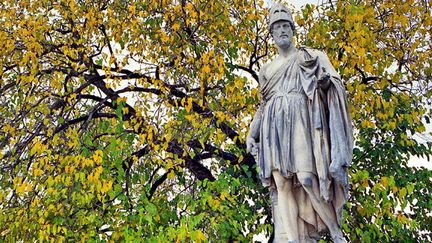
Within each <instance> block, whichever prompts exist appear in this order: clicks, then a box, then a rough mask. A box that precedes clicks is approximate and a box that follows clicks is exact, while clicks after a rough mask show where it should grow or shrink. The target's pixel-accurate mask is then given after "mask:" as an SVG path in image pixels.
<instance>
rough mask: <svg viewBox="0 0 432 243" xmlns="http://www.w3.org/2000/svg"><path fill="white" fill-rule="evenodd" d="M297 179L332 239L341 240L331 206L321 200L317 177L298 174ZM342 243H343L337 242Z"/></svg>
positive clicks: (308, 173) (302, 173) (303, 173)
mask: <svg viewBox="0 0 432 243" xmlns="http://www.w3.org/2000/svg"><path fill="white" fill-rule="evenodd" d="M297 179H298V180H299V182H300V183H301V184H302V186H303V188H304V190H305V191H306V192H307V194H308V195H309V198H310V200H311V202H312V206H313V207H314V209H315V211H316V212H317V213H318V215H319V216H320V218H321V219H322V221H323V222H324V223H325V224H326V226H327V228H328V229H329V231H330V234H331V235H332V238H333V239H339V240H340V238H342V239H343V237H342V231H341V229H340V228H339V226H338V223H337V218H336V214H335V212H334V210H333V208H332V207H331V205H330V204H329V203H327V202H325V201H324V200H321V197H320V192H319V184H318V179H317V177H316V176H315V175H314V174H313V173H310V172H298V173H297ZM314 185H315V186H314ZM339 242H343V241H339Z"/></svg>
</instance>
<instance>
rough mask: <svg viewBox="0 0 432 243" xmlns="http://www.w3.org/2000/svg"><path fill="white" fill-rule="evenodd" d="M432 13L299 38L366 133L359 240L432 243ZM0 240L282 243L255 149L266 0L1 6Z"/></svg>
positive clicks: (411, 5)
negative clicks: (415, 163) (319, 56)
mask: <svg viewBox="0 0 432 243" xmlns="http://www.w3.org/2000/svg"><path fill="white" fill-rule="evenodd" d="M430 7H431V6H430V2H428V1H402V2H401V1H399V2H394V1H390V0H381V1H371V0H367V1H338V2H325V3H323V4H322V5H321V6H318V7H315V6H311V5H307V6H306V7H305V8H304V9H302V10H301V11H300V12H298V13H297V14H296V22H297V23H298V26H297V36H296V39H297V43H298V44H299V45H300V44H305V45H307V46H309V47H313V48H318V49H322V50H324V51H325V52H326V53H327V54H328V56H329V57H330V59H331V61H332V63H333V65H334V66H335V67H336V68H337V69H338V71H339V72H340V73H341V75H342V77H343V79H344V80H345V81H346V88H347V90H348V93H349V103H350V105H351V107H350V108H351V113H352V116H353V118H354V119H353V122H354V126H355V128H356V134H355V136H356V148H355V151H354V161H353V167H352V169H351V176H350V178H351V183H352V190H351V199H350V202H349V204H348V205H347V206H348V207H347V210H346V214H345V221H344V231H345V233H346V234H347V237H349V239H350V240H352V241H355V240H365V241H375V240H385V241H403V240H406V241H410V240H412V239H419V240H424V241H428V240H429V241H430V240H431V233H430V230H429V225H431V224H432V220H431V214H430V212H431V208H432V198H431V193H430V187H429V185H430V182H431V171H429V170H426V169H421V168H413V167H408V166H407V161H408V160H409V158H410V157H411V156H413V155H415V156H423V157H428V156H430V155H431V142H430V139H429V138H428V139H427V142H426V143H420V142H419V141H417V140H415V139H413V137H414V136H415V135H416V134H424V132H425V124H426V123H429V119H430V118H429V117H430V115H431V111H430V109H429V105H430V102H431V92H432V91H431V90H432V89H430V87H431V83H430V80H431V59H430V57H429V53H430V46H431V45H430V44H431V43H430V34H429V33H430V28H431V27H430V26H431V17H430V10H429V9H430ZM0 11H1V15H0V16H1V18H0V26H1V27H0V76H1V79H0V104H1V105H0V147H1V148H2V149H1V150H0V170H1V174H0V212H1V213H0V237H1V238H2V239H5V240H6V241H13V240H25V241H34V240H41V241H45V240H53V239H57V240H61V241H66V240H67V241H69V240H73V241H75V240H82V241H86V240H97V241H99V240H102V241H108V240H109V241H119V240H124V241H130V240H139V239H146V240H148V241H161V242H165V241H197V242H201V241H206V240H211V241H219V240H223V241H226V240H239V241H251V240H252V238H253V236H254V235H257V234H259V233H263V234H265V235H267V236H270V235H271V232H272V224H271V210H270V208H269V205H270V203H271V202H270V201H269V197H268V191H267V189H265V188H263V187H262V186H261V184H260V181H259V180H258V178H257V172H256V168H255V161H254V160H253V158H252V157H251V156H250V155H249V154H247V153H246V152H245V137H246V134H247V132H248V126H249V123H250V121H251V119H252V117H253V115H254V113H255V110H256V109H257V106H258V104H259V96H258V87H257V71H258V70H259V68H260V65H262V64H263V63H265V62H266V61H268V60H269V59H271V58H272V57H274V55H275V51H274V49H273V47H272V45H271V40H270V39H269V34H268V27H267V22H266V21H267V20H266V19H265V16H267V10H266V8H265V7H264V5H263V1H244V0H243V1H241V0H227V1H225V0H222V1H197V0H191V1H187V0H182V1H169V0H159V1H134V0H121V1H109V0H99V1H87V0H80V1H74V0H60V1H47V0H44V1H33V0H20V1H3V2H2V3H0Z"/></svg>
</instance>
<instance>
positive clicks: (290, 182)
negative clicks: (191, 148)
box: [246, 4, 353, 242]
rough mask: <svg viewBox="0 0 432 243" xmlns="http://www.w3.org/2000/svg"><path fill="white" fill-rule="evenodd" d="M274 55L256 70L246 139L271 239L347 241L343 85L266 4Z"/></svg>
mask: <svg viewBox="0 0 432 243" xmlns="http://www.w3.org/2000/svg"><path fill="white" fill-rule="evenodd" d="M270 33H271V35H272V37H273V39H274V41H275V43H276V46H277V48H278V51H279V56H278V57H276V58H275V59H274V60H272V61H271V62H270V63H267V64H266V65H264V66H263V67H262V68H261V70H260V72H259V83H260V94H261V104H260V108H259V110H258V111H257V113H256V115H255V117H254V119H253V121H252V124H251V127H250V131H249V134H248V137H247V142H246V143H247V149H248V151H249V152H251V153H252V154H253V155H254V156H255V158H256V160H257V163H258V166H259V169H260V177H261V179H262V181H263V184H264V185H266V186H270V188H271V194H272V199H273V218H274V222H275V241H276V242H316V241H317V240H318V239H319V238H320V234H321V233H323V232H326V231H329V232H330V234H331V236H332V238H333V240H334V242H345V240H344V237H343V235H342V231H341V219H342V210H343V206H344V204H345V201H346V200H347V197H348V174H347V167H348V166H349V165H350V163H351V159H352V148H353V135H352V127H351V118H350V115H349V112H348V107H347V102H346V94H345V88H344V85H343V83H342V81H341V78H340V76H339V75H338V74H337V72H336V70H335V69H334V68H333V66H332V65H331V63H330V61H329V59H328V57H327V55H326V54H325V53H323V52H321V51H318V50H314V49H310V48H306V47H300V48H296V47H295V46H294V45H293V42H292V38H293V34H294V21H293V18H292V15H291V12H290V11H289V10H288V9H287V8H286V7H285V6H283V5H281V4H275V5H274V6H273V7H272V8H271V9H270Z"/></svg>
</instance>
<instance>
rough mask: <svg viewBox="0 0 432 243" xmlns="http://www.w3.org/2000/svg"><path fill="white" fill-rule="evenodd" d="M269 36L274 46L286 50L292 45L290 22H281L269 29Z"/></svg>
mask: <svg viewBox="0 0 432 243" xmlns="http://www.w3.org/2000/svg"><path fill="white" fill-rule="evenodd" d="M271 34H272V36H273V39H274V41H275V43H276V45H277V46H278V47H280V48H288V47H289V46H290V45H291V44H292V38H293V35H294V33H293V29H292V27H291V24H290V22H288V21H285V20H281V21H277V22H275V23H274V24H273V25H272V27H271Z"/></svg>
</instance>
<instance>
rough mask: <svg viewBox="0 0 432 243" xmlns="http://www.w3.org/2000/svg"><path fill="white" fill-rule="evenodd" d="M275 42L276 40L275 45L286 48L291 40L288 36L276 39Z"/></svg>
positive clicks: (290, 43)
mask: <svg viewBox="0 0 432 243" xmlns="http://www.w3.org/2000/svg"><path fill="white" fill-rule="evenodd" d="M275 42H276V45H277V46H278V47H279V48H282V49H285V48H288V47H290V46H291V45H292V40H291V39H288V38H284V39H276V40H275Z"/></svg>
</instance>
